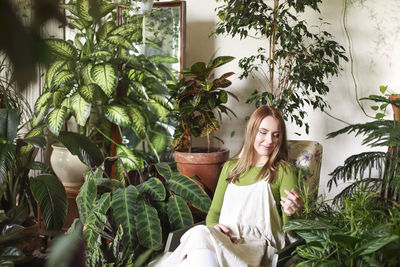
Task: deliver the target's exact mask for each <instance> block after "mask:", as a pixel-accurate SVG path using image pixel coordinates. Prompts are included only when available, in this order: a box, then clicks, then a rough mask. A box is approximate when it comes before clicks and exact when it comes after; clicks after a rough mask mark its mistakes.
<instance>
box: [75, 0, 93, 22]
mask: <svg viewBox="0 0 400 267" xmlns="http://www.w3.org/2000/svg"><path fill="white" fill-rule="evenodd" d="M89 8H90V5H89V1H86V0H77V2H76V10H77V12H78V15H79V18H82V19H84V20H86V21H88V22H90V21H93V17H92V16H90V14H89Z"/></svg>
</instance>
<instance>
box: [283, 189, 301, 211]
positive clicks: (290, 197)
mask: <svg viewBox="0 0 400 267" xmlns="http://www.w3.org/2000/svg"><path fill="white" fill-rule="evenodd" d="M285 193H286V194H287V197H283V196H281V205H282V207H283V211H284V212H285V213H286V214H290V215H292V214H294V213H296V212H297V211H298V210H299V209H301V208H302V207H303V200H302V199H301V198H300V195H299V193H298V192H297V191H296V189H294V188H293V189H292V190H290V191H289V190H285Z"/></svg>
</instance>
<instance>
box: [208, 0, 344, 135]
mask: <svg viewBox="0 0 400 267" xmlns="http://www.w3.org/2000/svg"><path fill="white" fill-rule="evenodd" d="M222 2H223V4H222V5H221V6H220V7H218V8H217V9H216V10H217V13H218V16H219V18H220V22H218V24H217V27H216V30H215V33H216V34H228V35H230V36H232V37H234V36H239V37H240V38H241V39H244V38H247V37H249V36H251V35H255V36H256V37H257V38H261V39H263V40H265V44H266V45H265V46H264V47H260V48H258V50H257V52H256V53H254V54H253V55H251V56H249V57H244V58H242V59H240V60H239V66H240V67H241V68H242V70H243V73H242V74H241V76H240V77H239V78H246V77H248V76H249V75H250V74H251V75H254V76H257V77H258V78H259V79H260V80H261V81H265V82H263V84H262V86H264V90H262V91H258V90H254V91H253V92H252V94H251V96H250V98H249V99H248V100H247V103H255V105H256V106H259V105H261V104H266V105H272V106H275V107H277V108H279V109H280V110H281V111H282V113H283V116H284V117H285V119H290V120H291V121H294V122H295V123H296V124H297V125H298V126H300V127H302V126H304V127H305V131H306V133H308V130H309V129H308V128H309V126H308V123H307V122H304V117H305V116H306V111H304V106H305V105H309V106H311V107H313V109H320V110H321V111H323V110H324V109H325V108H326V107H328V103H327V102H326V101H325V100H324V96H325V95H326V94H327V93H328V92H329V87H328V85H327V78H329V77H331V76H333V75H337V74H338V72H339V71H340V70H341V68H340V65H339V63H340V60H347V58H346V56H345V55H344V48H343V47H342V46H340V45H339V44H338V43H337V42H336V41H334V40H332V35H331V34H329V33H328V32H327V31H325V30H323V29H321V26H322V25H324V24H326V23H324V22H323V21H322V19H321V20H320V22H321V25H319V26H317V27H313V29H311V26H308V25H307V22H306V21H305V20H303V19H301V16H302V14H303V13H304V11H305V9H306V8H308V9H310V10H312V11H316V12H319V9H318V4H319V3H320V2H321V0H311V1H292V0H269V1H265V0H255V1H243V0H222Z"/></svg>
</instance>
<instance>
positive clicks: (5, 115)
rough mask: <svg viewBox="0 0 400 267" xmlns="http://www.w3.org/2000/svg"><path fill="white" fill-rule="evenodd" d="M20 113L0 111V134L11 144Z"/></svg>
mask: <svg viewBox="0 0 400 267" xmlns="http://www.w3.org/2000/svg"><path fill="white" fill-rule="evenodd" d="M19 122H20V113H19V111H18V110H17V109H0V134H1V135H3V136H4V137H5V138H7V140H8V141H10V142H13V141H14V138H15V136H16V135H17V130H18V125H19Z"/></svg>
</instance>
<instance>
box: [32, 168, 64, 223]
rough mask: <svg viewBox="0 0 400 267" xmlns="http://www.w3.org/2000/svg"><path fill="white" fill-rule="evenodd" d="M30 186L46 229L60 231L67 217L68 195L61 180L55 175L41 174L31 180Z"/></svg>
mask: <svg viewBox="0 0 400 267" xmlns="http://www.w3.org/2000/svg"><path fill="white" fill-rule="evenodd" d="M29 185H30V188H31V190H32V194H33V196H34V197H35V200H36V201H37V202H38V205H39V207H40V212H41V214H42V216H43V222H44V224H45V226H46V229H48V230H60V229H61V227H62V226H63V224H64V220H65V217H66V215H67V194H66V192H65V189H64V186H63V185H62V183H61V182H60V180H59V179H58V178H57V177H56V176H54V175H50V174H41V175H39V176H37V177H35V178H32V179H30V180H29Z"/></svg>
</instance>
